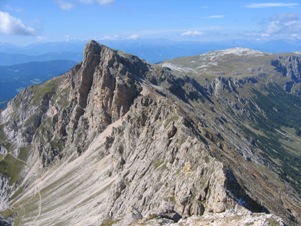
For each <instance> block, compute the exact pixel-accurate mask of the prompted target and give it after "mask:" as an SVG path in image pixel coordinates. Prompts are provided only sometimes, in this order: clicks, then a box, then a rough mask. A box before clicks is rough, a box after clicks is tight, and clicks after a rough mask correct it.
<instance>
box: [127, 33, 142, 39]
mask: <svg viewBox="0 0 301 226" xmlns="http://www.w3.org/2000/svg"><path fill="white" fill-rule="evenodd" d="M138 38H140V35H138V34H133V35H130V36H129V37H127V39H131V40H136V39H138Z"/></svg>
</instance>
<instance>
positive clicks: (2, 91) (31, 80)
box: [0, 60, 76, 109]
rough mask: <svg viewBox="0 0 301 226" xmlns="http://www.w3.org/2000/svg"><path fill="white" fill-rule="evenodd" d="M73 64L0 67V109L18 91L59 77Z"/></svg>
mask: <svg viewBox="0 0 301 226" xmlns="http://www.w3.org/2000/svg"><path fill="white" fill-rule="evenodd" d="M75 64H76V62H75V61H69V60H54V61H44V62H29V63H24V64H16V65H12V66H0V109H1V108H4V107H5V106H6V103H7V101H9V100H10V99H11V98H13V97H14V96H15V95H16V94H17V93H18V92H19V91H21V90H23V89H25V88H26V87H28V86H30V85H34V84H40V83H42V82H44V81H46V80H49V79H51V78H53V77H54V76H57V75H60V74H62V73H64V72H66V71H68V70H70V69H71V67H73V66H74V65H75Z"/></svg>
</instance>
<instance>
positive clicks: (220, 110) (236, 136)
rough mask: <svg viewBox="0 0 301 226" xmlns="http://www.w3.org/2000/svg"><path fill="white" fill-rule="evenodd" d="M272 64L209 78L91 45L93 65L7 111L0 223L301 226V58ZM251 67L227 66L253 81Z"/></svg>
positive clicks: (1, 146) (87, 59) (88, 62)
mask: <svg viewBox="0 0 301 226" xmlns="http://www.w3.org/2000/svg"><path fill="white" fill-rule="evenodd" d="M228 52H229V51H228ZM230 52H231V51H230ZM232 52H233V51H232ZM238 52H240V50H239V51H238ZM242 52H243V51H242ZM264 57H265V56H264ZM268 57H273V56H268ZM238 58H239V57H238ZM193 59H194V58H193ZM262 59H263V58H260V63H261V64H262V62H268V63H269V66H268V67H271V68H272V69H273V72H274V73H273V74H267V75H265V74H263V70H265V68H264V67H261V69H260V70H262V73H261V74H256V75H254V76H250V77H243V78H239V79H237V77H234V76H231V75H228V74H226V73H227V72H224V73H225V74H226V75H228V76H226V75H224V76H221V75H220V74H219V75H214V74H213V73H212V71H209V69H210V68H209V67H208V68H207V69H208V72H209V73H210V76H211V77H208V79H207V77H206V79H205V80H202V76H203V75H202V74H198V73H199V72H198V71H197V70H196V69H197V68H194V71H188V73H187V72H186V71H180V72H179V71H177V72H175V71H174V70H173V69H170V68H166V67H164V66H162V65H152V64H149V63H147V62H145V61H143V60H141V59H139V58H138V57H136V56H133V55H130V54H126V53H123V52H120V51H117V50H113V49H110V48H108V47H106V46H103V45H101V44H98V43H97V42H95V41H90V42H89V43H88V44H87V46H86V48H85V51H84V60H83V62H82V63H80V64H78V65H76V66H75V67H74V68H73V69H72V70H71V71H69V72H67V73H66V74H64V75H62V76H59V77H57V78H54V79H52V80H49V81H48V82H46V83H43V84H41V85H38V86H32V87H29V88H27V89H25V90H24V91H23V92H22V93H21V94H20V95H18V96H16V97H15V98H14V99H13V100H12V101H11V102H10V103H9V104H8V108H7V109H5V110H4V111H2V112H1V113H0V141H1V143H0V153H1V156H0V157H1V159H0V163H1V164H0V180H1V183H0V184H1V187H0V188H1V189H0V201H1V205H0V214H1V213H2V214H3V215H4V214H6V216H7V214H8V213H11V215H9V216H7V218H9V217H11V218H14V220H15V225H53V224H60V225H112V224H113V223H114V224H116V225H129V224H132V225H135V224H137V225H161V224H163V223H166V224H172V223H173V224H176V223H177V222H178V221H179V220H180V219H181V218H186V219H183V220H181V222H179V223H178V224H179V225H189V224H194V225H197V224H200V225H203V223H206V222H208V219H210V221H212V219H217V220H219V221H222V220H223V219H224V220H225V221H226V222H228V223H229V224H232V223H233V219H237V220H238V221H239V222H241V223H242V224H254V225H255V224H260V222H261V223H262V222H265V223H266V224H268V223H271V222H272V223H273V224H276V225H283V222H284V221H285V222H286V223H287V224H288V225H293V226H296V225H298V224H300V220H301V216H300V213H301V209H300V206H301V205H300V203H301V201H300V200H301V198H300V191H301V187H300V184H299V182H298V181H300V174H299V173H298V172H299V171H298V170H299V169H300V170H301V166H300V163H299V161H296V159H298V156H299V151H300V150H299V149H296V147H299V146H298V144H299V143H298V142H299V139H298V135H297V134H298V133H299V132H298V129H299V128H300V126H301V125H300V122H301V117H300V114H299V113H300V110H301V104H300V103H301V102H300V99H299V97H298V95H297V93H298V92H297V91H298V87H300V86H299V83H298V82H299V80H292V79H291V77H288V75H289V74H292V73H291V72H293V73H294V76H295V75H296V73H298V70H297V69H298V67H296V65H297V62H299V61H298V60H299V58H281V61H277V62H278V63H277V62H276V61H273V62H274V63H273V65H274V66H273V65H272V64H271V63H272V62H271V60H272V58H269V59H268V60H266V61H263V60H262ZM277 59H278V58H277ZM228 60H229V59H228ZM278 60H279V59H278ZM188 61H189V62H191V61H192V59H191V58H189V59H188ZM209 62H211V63H213V60H212V61H210V59H209V58H208V62H207V64H208V63H209ZM214 62H215V61H214ZM250 62H251V64H252V65H253V61H250ZM250 62H249V61H243V62H242V63H243V65H244V67H242V66H241V64H239V63H241V61H240V62H239V61H237V62H235V64H234V63H233V64H232V65H230V64H229V61H227V62H226V64H225V65H227V66H231V67H232V68H231V70H233V68H236V67H237V66H236V64H238V65H240V67H239V70H241V71H242V73H247V71H248V70H245V68H249V67H251V66H250V64H249V63H250ZM216 63H217V65H220V64H221V62H220V61H216ZM197 64H198V62H197V61H195V62H194V65H197ZM248 64H249V66H248V67H247V66H246V65H248ZM292 65H293V67H292ZM198 66H200V65H198ZM221 66H223V65H221ZM214 67H216V66H214ZM221 68H222V67H221ZM292 68H293V69H294V70H292ZM277 69H278V70H277ZM236 70H238V69H236ZM258 70H259V69H258ZM284 72H286V73H284ZM254 74H255V72H254ZM272 81H273V83H272ZM287 82H293V83H292V84H291V90H290V92H286V90H284V89H283V87H284V86H283V85H285V84H286V83H287ZM294 90H295V91H296V93H294ZM270 94H271V95H270ZM292 143H293V145H292ZM283 159H285V161H284V160H283ZM1 211H2V212H1ZM268 213H271V214H268ZM275 215H277V216H279V217H277V216H275ZM192 216H196V217H192ZM280 217H281V218H280ZM9 219H10V218H9ZM189 222H190V223H189ZM191 222H193V223H191Z"/></svg>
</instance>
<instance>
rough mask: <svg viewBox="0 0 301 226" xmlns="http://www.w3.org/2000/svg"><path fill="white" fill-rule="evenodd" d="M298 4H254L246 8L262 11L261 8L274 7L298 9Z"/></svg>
mask: <svg viewBox="0 0 301 226" xmlns="http://www.w3.org/2000/svg"><path fill="white" fill-rule="evenodd" d="M296 6H298V4H297V3H253V4H249V5H245V7H246V8H253V9H261V8H272V7H296Z"/></svg>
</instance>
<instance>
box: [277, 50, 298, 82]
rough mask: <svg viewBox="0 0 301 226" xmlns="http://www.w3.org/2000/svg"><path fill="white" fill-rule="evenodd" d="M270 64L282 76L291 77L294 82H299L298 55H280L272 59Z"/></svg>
mask: <svg viewBox="0 0 301 226" xmlns="http://www.w3.org/2000/svg"><path fill="white" fill-rule="evenodd" d="M272 65H273V66H275V68H276V70H277V71H278V72H280V73H281V74H282V75H283V76H286V77H288V78H291V79H292V80H293V81H294V82H297V83H299V82H301V58H300V56H281V57H279V59H275V60H272Z"/></svg>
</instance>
